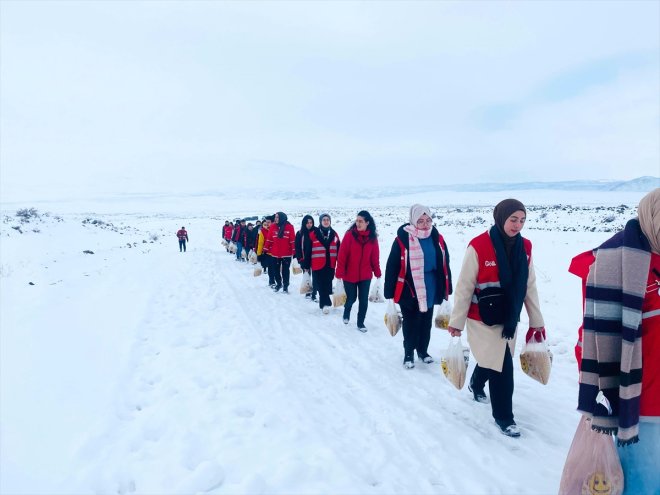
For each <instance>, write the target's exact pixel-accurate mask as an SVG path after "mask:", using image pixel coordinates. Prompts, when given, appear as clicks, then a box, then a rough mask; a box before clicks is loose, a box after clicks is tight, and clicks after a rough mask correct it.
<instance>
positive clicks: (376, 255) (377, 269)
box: [371, 238, 382, 278]
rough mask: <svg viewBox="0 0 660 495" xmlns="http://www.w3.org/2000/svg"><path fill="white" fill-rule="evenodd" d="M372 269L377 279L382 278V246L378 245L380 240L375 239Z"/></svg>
mask: <svg viewBox="0 0 660 495" xmlns="http://www.w3.org/2000/svg"><path fill="white" fill-rule="evenodd" d="M371 267H372V269H373V271H374V275H376V278H380V277H381V276H382V273H381V271H380V246H379V245H378V238H376V239H374V248H373V250H372V251H371Z"/></svg>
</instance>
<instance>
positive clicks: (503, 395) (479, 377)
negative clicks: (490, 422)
mask: <svg viewBox="0 0 660 495" xmlns="http://www.w3.org/2000/svg"><path fill="white" fill-rule="evenodd" d="M404 321H405V320H404ZM486 382H488V391H489V392H490V404H491V406H492V408H493V418H495V421H497V422H498V423H503V424H506V425H509V424H511V423H513V358H512V357H511V351H510V350H509V346H508V345H507V346H506V349H505V351H504V364H503V365H502V372H501V373H500V372H497V371H494V370H491V369H489V368H482V367H481V366H479V365H478V364H477V366H476V367H475V368H474V372H473V373H472V378H470V386H471V387H472V389H473V390H475V389H476V390H483V388H484V387H485V386H486Z"/></svg>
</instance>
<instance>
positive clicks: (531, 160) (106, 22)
mask: <svg viewBox="0 0 660 495" xmlns="http://www.w3.org/2000/svg"><path fill="white" fill-rule="evenodd" d="M0 9H1V10H0V22H1V25H0V28H1V29H0V33H1V34H0V36H1V39H0V57H1V58H0V85H1V87H0V90H1V93H0V96H1V107H0V111H1V112H0V125H1V127H0V132H1V135H0V138H1V141H0V159H1V168H0V173H1V177H2V188H1V189H0V193H2V194H3V195H4V194H6V193H7V192H8V191H14V192H15V191H22V190H33V191H38V190H39V189H40V188H42V189H43V188H44V187H47V188H49V189H50V190H51V191H58V190H61V191H63V192H65V191H71V190H76V189H89V190H108V191H111V190H117V191H122V190H123V191H131V192H135V191H150V190H170V189H172V188H180V189H182V190H196V189H222V188H224V187H228V186H230V185H229V184H228V178H229V177H230V175H229V173H231V174H233V175H232V176H233V177H235V179H234V184H243V183H247V182H249V183H259V184H264V185H267V184H279V183H281V182H282V181H284V182H286V183H291V184H300V186H301V187H302V186H308V185H322V184H324V183H325V182H326V181H329V182H330V183H333V184H337V183H344V184H346V185H349V186H352V187H354V186H358V185H361V184H364V185H368V184H371V183H373V184H384V183H385V184H387V183H392V184H403V183H419V184H438V183H465V182H473V181H476V182H486V181H498V182H521V181H526V180H570V179H608V180H612V179H632V178H635V177H638V176H641V175H655V176H659V175H660V137H659V136H660V91H659V88H660V46H659V45H660V2H657V1H641V2H634V1H628V0H626V1H621V2H617V1H603V2H600V1H594V0H590V1H586V2H564V1H556V2H542V1H527V2H526V1H515V2H501V3H498V2H490V1H489V2H478V1H469V2H432V1H424V2H391V1H388V2H378V1H371V2H347V1H343V2H321V1H295V2H278V1H268V2H260V1H248V2H219V1H218V2H214V1H199V2H196V1H189V2H176V1H157V0H152V1H145V2H129V1H120V0H113V1H106V2H104V1H99V0H96V1H88V2H87V1H79V2H59V1H56V0H48V1H45V2H38V1H7V0H2V1H1V2H0Z"/></svg>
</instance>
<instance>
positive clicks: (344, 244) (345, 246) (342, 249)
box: [335, 232, 351, 279]
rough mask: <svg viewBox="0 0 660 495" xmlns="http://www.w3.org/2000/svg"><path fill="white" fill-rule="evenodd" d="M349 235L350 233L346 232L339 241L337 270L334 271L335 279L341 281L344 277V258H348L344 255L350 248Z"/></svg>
mask: <svg viewBox="0 0 660 495" xmlns="http://www.w3.org/2000/svg"><path fill="white" fill-rule="evenodd" d="M350 235H351V233H350V232H346V234H344V238H343V239H342V241H341V244H340V245H339V252H338V253H337V269H336V271H335V277H337V278H341V279H343V278H344V276H345V275H346V273H345V271H346V258H347V256H348V255H347V254H346V253H347V252H348V250H349V249H350V248H351V246H350V244H351V243H350V239H349V236H350Z"/></svg>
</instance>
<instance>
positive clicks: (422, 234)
mask: <svg viewBox="0 0 660 495" xmlns="http://www.w3.org/2000/svg"><path fill="white" fill-rule="evenodd" d="M403 230H405V231H406V232H408V260H409V261H410V274H411V275H412V279H413V284H414V286H415V292H416V293H417V304H418V305H419V311H420V313H426V312H427V311H428V307H429V306H428V304H427V303H426V284H425V283H424V250H423V249H422V245H421V244H420V243H419V239H426V238H427V237H429V236H430V235H431V229H429V230H419V229H417V228H416V227H414V226H412V225H406V226H405V227H404V228H403Z"/></svg>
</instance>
